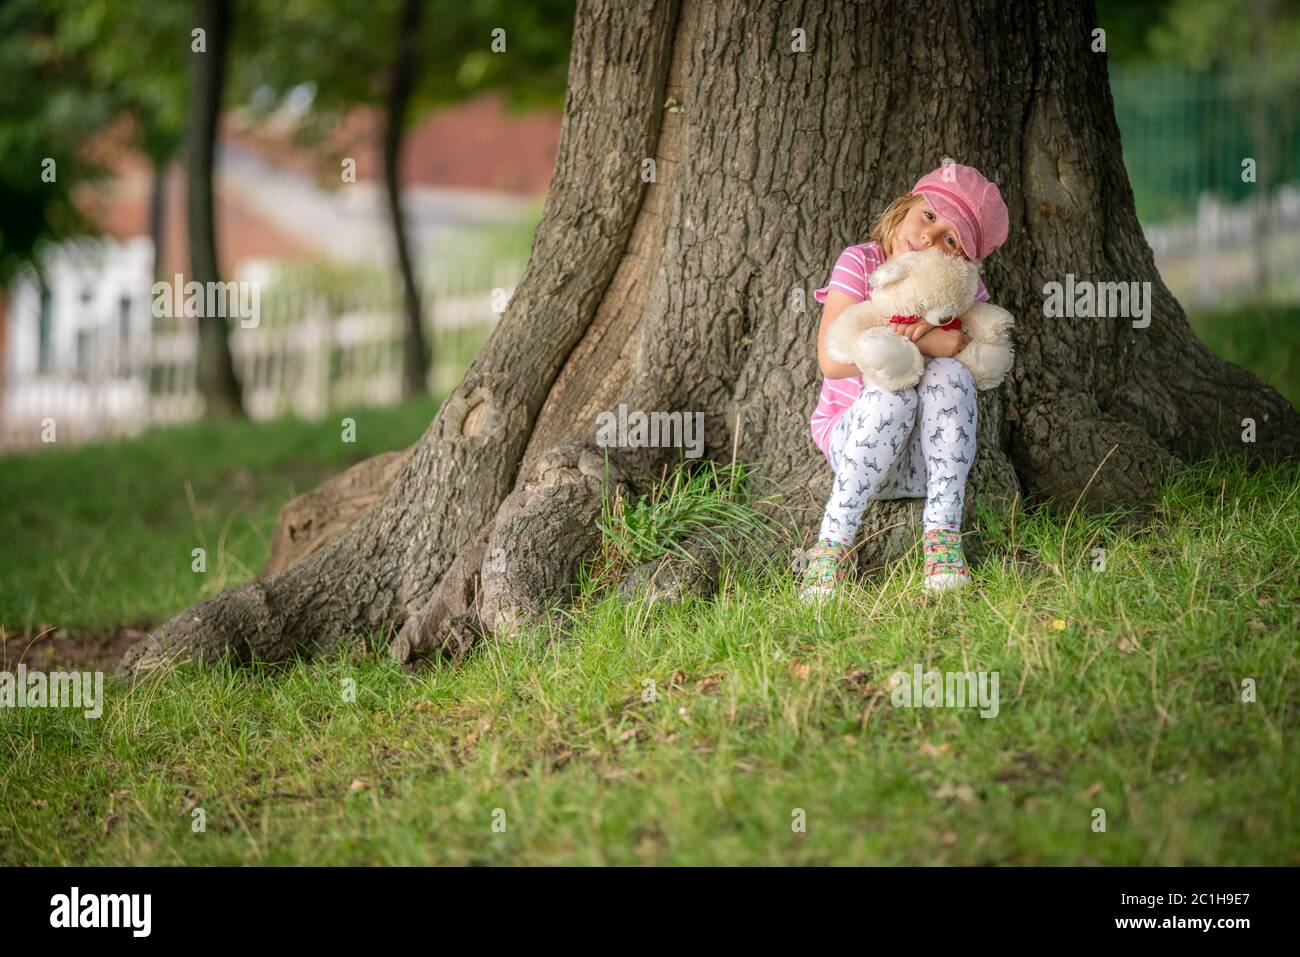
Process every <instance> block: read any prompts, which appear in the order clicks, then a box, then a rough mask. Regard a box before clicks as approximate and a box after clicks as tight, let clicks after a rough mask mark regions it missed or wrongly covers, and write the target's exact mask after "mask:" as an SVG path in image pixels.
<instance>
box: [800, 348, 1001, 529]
mask: <svg viewBox="0 0 1300 957" xmlns="http://www.w3.org/2000/svg"><path fill="white" fill-rule="evenodd" d="M918 407H919V412H920V414H919V415H918V414H917V412H918ZM975 422H976V411H975V380H974V379H973V378H972V377H971V374H970V370H969V369H967V368H966V367H965V366H964V365H962V364H961V363H960V362H958V361H957V360H956V359H928V360H927V361H926V364H925V373H924V374H923V375H922V376H921V381H920V382H919V383H917V386H916V388H914V389H903V390H901V391H899V392H885V391H883V390H881V389H878V388H876V387H875V386H873V385H871V384H869V383H865V382H864V383H863V386H862V394H861V395H860V396H858V398H857V399H856V400H855V401H854V403H853V404H852V405H851V406H849V407H848V408H847V409H845V410H844V412H843V414H841V415H840V418H839V420H838V421H836V423H835V427H834V428H833V429H832V430H831V437H830V443H829V445H830V448H829V450H828V455H827V458H828V459H829V461H830V464H831V468H832V469H834V470H835V481H834V482H833V483H832V485H831V496H830V500H829V501H828V502H827V503H826V514H825V516H824V517H823V518H822V528H821V537H822V538H830V539H834V540H835V541H837V542H843V543H844V544H845V545H852V544H853V538H854V536H855V535H856V534H857V531H858V524H859V523H860V522H861V521H862V513H863V512H864V511H865V510H866V508H867V503H868V502H870V501H871V500H872V499H892V498H920V497H921V496H925V512H924V516H923V520H924V522H925V527H926V528H927V529H930V528H940V527H946V528H953V529H957V528H960V527H961V511H962V503H963V501H964V499H965V494H966V476H967V473H969V472H970V465H971V462H972V461H973V460H974V458H975Z"/></svg>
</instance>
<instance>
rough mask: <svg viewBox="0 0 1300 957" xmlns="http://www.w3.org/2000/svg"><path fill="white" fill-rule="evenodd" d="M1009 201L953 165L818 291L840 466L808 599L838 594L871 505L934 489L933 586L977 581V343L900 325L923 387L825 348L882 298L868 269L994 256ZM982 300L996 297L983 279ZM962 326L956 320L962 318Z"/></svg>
mask: <svg viewBox="0 0 1300 957" xmlns="http://www.w3.org/2000/svg"><path fill="white" fill-rule="evenodd" d="M1007 226H1008V223H1007V207H1006V204H1005V203H1003V201H1002V196H1001V194H1000V193H999V192H998V188H997V186H995V185H994V184H993V183H991V182H989V181H988V180H987V179H985V178H984V177H983V176H982V175H981V174H980V172H979V171H978V170H976V169H973V168H972V167H969V166H960V165H957V164H946V165H944V166H941V167H939V169H937V170H934V171H933V172H930V173H927V174H926V175H924V176H922V177H921V179H920V180H918V181H917V184H916V185H915V186H914V187H912V190H911V192H909V193H907V194H906V195H904V196H900V197H899V198H898V199H896V200H894V201H893V202H892V203H890V205H889V207H888V208H887V209H886V210H885V211H884V213H882V214H881V216H880V218H879V219H878V220H876V224H875V226H874V227H873V228H872V230H871V241H870V242H868V243H865V244H863V245H861V246H850V247H849V248H848V249H846V250H844V252H843V253H842V254H841V255H840V258H839V260H838V261H837V262H836V263H835V269H834V270H833V271H832V273H831V280H830V283H829V284H828V285H827V286H825V287H823V288H821V289H818V290H817V291H816V292H815V293H814V294H813V295H814V298H816V300H817V301H818V302H821V303H824V304H825V308H824V309H823V310H822V320H821V328H820V329H819V331H818V334H817V359H818V362H819V364H820V365H821V370H822V374H823V375H825V377H826V378H825V380H824V381H823V382H822V391H821V398H820V400H819V401H818V403H817V409H816V410H815V411H814V412H813V415H812V436H813V442H814V443H816V445H817V447H818V448H819V449H821V451H822V453H823V454H824V455H825V456H826V459H827V461H828V462H829V463H830V466H831V468H832V469H833V470H834V472H835V480H834V482H833V483H832V485H831V495H830V500H829V501H828V502H827V503H826V512H825V515H824V516H823V518H822V527H821V534H820V536H819V538H818V540H817V544H816V545H815V546H813V548H812V549H810V550H809V552H808V564H807V566H806V568H805V571H804V575H803V582H802V589H801V591H800V597H802V598H803V599H805V600H815V599H820V598H824V597H826V596H828V595H830V594H832V593H833V592H834V590H835V587H836V585H837V584H838V583H839V582H840V581H842V580H843V577H844V573H845V568H846V565H847V562H846V561H845V556H846V555H847V553H848V550H849V546H851V545H852V544H853V538H854V536H855V535H856V533H857V530H858V524H859V522H861V520H862V513H863V512H864V511H865V510H866V507H867V503H868V502H870V501H872V500H873V499H893V498H920V497H921V496H925V512H924V516H923V520H924V524H925V587H926V588H927V589H934V590H939V589H945V588H960V587H962V586H964V585H966V584H968V583H969V582H970V572H969V570H967V568H966V563H965V560H964V559H963V557H962V551H961V514H962V505H963V501H964V497H965V490H966V476H967V473H969V471H970V466H971V462H972V461H973V460H974V459H975V425H976V418H975V382H974V379H973V378H972V377H971V374H970V371H969V370H968V369H967V368H966V367H965V366H964V365H962V364H961V363H960V362H958V361H957V360H956V359H954V358H952V357H953V356H955V355H956V354H957V353H958V352H960V351H961V350H962V349H963V348H964V347H965V346H966V344H967V342H969V341H970V340H969V337H967V336H966V335H965V333H963V332H961V331H960V329H958V328H951V329H949V328H943V329H940V328H936V327H934V326H931V325H930V324H929V323H927V322H917V323H913V324H911V325H904V324H891V325H890V330H891V331H892V332H894V333H896V334H898V335H906V336H908V337H909V338H911V339H912V341H913V342H915V343H916V346H917V348H918V349H920V350H921V354H922V355H924V356H926V357H927V358H926V364H925V374H924V375H923V376H922V377H921V381H920V382H919V383H918V384H917V386H916V388H914V389H904V390H902V391H900V392H885V391H883V390H880V389H877V388H876V387H874V386H866V387H865V388H864V386H863V381H862V376H861V374H860V373H859V372H858V369H857V367H856V366H853V365H848V364H846V363H841V362H836V361H834V360H833V359H831V358H830V357H829V356H828V355H827V354H826V330H827V328H829V326H830V324H831V323H832V322H833V321H834V320H835V318H836V316H838V315H839V314H840V313H841V312H843V311H844V310H845V309H846V308H847V307H849V306H851V305H853V304H854V303H855V302H861V301H862V300H864V299H869V298H870V297H871V287H870V286H869V285H868V284H867V276H869V275H870V274H871V273H872V272H873V271H874V270H875V269H876V267H878V266H879V265H880V264H881V263H883V262H884V261H885V259H886V258H889V257H893V256H898V255H900V254H902V253H905V252H908V251H909V250H918V249H928V248H929V247H931V246H938V247H939V248H940V249H942V250H943V251H944V252H945V253H947V254H948V255H951V256H964V257H966V258H967V259H972V260H975V261H980V260H983V259H984V258H985V257H986V256H988V254H989V253H991V252H993V250H995V249H997V248H998V247H999V246H1001V245H1002V243H1003V242H1004V241H1005V240H1006V238H1007ZM977 298H978V299H979V300H980V301H982V302H987V301H988V298H989V296H988V292H987V290H985V288H984V284H983V283H982V282H981V283H980V285H979V293H978V296H977ZM954 325H955V324H954Z"/></svg>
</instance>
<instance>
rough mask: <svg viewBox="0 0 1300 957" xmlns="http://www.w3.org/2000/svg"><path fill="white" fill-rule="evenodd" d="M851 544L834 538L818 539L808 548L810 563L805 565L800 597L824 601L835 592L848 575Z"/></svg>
mask: <svg viewBox="0 0 1300 957" xmlns="http://www.w3.org/2000/svg"><path fill="white" fill-rule="evenodd" d="M848 551H849V546H847V545H845V544H844V543H843V542H837V541H835V540H834V539H830V538H822V539H818V541H817V544H816V545H814V546H813V547H812V548H810V549H808V564H807V565H805V566H804V570H803V579H802V582H801V586H802V587H801V588H800V589H799V599H800V600H801V601H806V602H814V601H824V600H825V599H827V598H829V597H831V596H832V595H833V594H835V590H836V588H837V587H839V584H840V583H841V582H843V581H844V580H845V579H846V578H847V577H848V562H847V561H846V560H845V556H846V555H847V554H848Z"/></svg>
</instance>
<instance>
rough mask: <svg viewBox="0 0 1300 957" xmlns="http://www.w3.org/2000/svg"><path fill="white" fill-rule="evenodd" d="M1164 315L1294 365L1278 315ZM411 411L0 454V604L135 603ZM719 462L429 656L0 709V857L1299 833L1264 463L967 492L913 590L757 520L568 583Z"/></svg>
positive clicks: (188, 586) (205, 856) (655, 523)
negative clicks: (493, 634)
mask: <svg viewBox="0 0 1300 957" xmlns="http://www.w3.org/2000/svg"><path fill="white" fill-rule="evenodd" d="M1293 318H1294V317H1293ZM1194 321H1195V322H1196V323H1197V325H1198V329H1203V331H1202V334H1203V335H1204V336H1205V337H1206V338H1207V340H1208V341H1209V342H1210V344H1211V347H1212V348H1214V349H1215V350H1216V351H1220V352H1221V353H1222V354H1225V355H1227V356H1228V357H1229V358H1235V359H1236V360H1237V361H1246V362H1248V363H1253V364H1254V365H1253V367H1254V368H1255V371H1257V372H1259V373H1260V374H1261V375H1263V376H1264V377H1265V378H1267V379H1269V380H1270V381H1272V382H1273V384H1274V385H1276V386H1277V387H1278V388H1279V389H1281V390H1282V391H1283V392H1284V393H1285V394H1287V395H1289V396H1291V397H1292V399H1293V401H1295V397H1296V392H1295V389H1296V385H1297V382H1296V380H1295V378H1294V377H1295V370H1294V368H1293V367H1292V365H1291V363H1290V360H1289V359H1288V358H1286V357H1285V355H1283V353H1284V352H1285V350H1284V349H1283V348H1282V346H1281V345H1279V344H1280V343H1286V342H1291V341H1294V332H1293V329H1294V328H1295V327H1294V326H1291V325H1288V324H1287V323H1286V322H1285V321H1283V320H1282V319H1279V318H1276V317H1274V318H1264V319H1261V320H1259V321H1254V322H1252V321H1250V320H1249V318H1246V317H1236V318H1231V317H1229V318H1224V317H1218V318H1214V319H1197V320H1194ZM1288 336H1290V337H1291V338H1290V339H1288V338H1287V337H1288ZM1216 337H1217V338H1216ZM1267 343H1271V345H1266V344H1267ZM1233 350H1237V351H1236V352H1235V353H1234V352H1233ZM1292 351H1294V350H1292ZM1270 363H1272V364H1271V365H1270ZM434 409H435V405H434V403H432V402H430V403H419V404H415V405H411V406H404V407H400V408H397V409H392V410H385V411H380V410H366V411H362V412H357V413H353V415H354V417H355V418H356V419H357V423H358V436H357V438H358V441H357V443H356V444H355V445H345V444H344V443H342V442H341V441H339V431H338V428H337V427H336V426H335V425H333V424H322V425H313V424H310V423H305V422H298V421H292V420H289V421H283V422H277V423H273V424H270V425H265V426H252V425H246V424H241V425H235V426H228V427H223V428H216V427H212V426H206V425H204V426H197V427H193V428H186V429H176V430H171V431H168V432H160V433H154V434H152V435H150V436H147V437H145V438H143V439H140V440H136V441H133V442H129V443H123V444H119V445H116V446H111V447H93V446H91V447H84V448H80V449H66V450H65V449H57V450H43V451H42V452H41V454H39V455H35V456H23V457H12V458H7V459H4V460H0V487H2V488H3V491H4V508H3V510H0V581H3V583H4V584H3V587H0V623H2V624H4V625H5V626H6V627H7V628H8V629H10V634H11V635H12V634H13V631H14V629H20V630H21V629H25V628H31V627H35V626H36V624H38V623H41V622H52V623H57V624H59V625H60V626H61V627H63V628H65V629H67V628H71V629H73V630H76V629H78V628H80V629H86V630H88V631H92V632H93V631H95V630H98V629H111V628H112V627H114V626H116V625H119V624H123V623H129V622H136V621H140V620H149V621H161V620H163V619H165V618H166V617H168V616H169V615H171V614H172V613H174V612H175V611H177V610H179V609H180V608H183V607H185V606H186V605H188V604H189V603H191V602H192V601H194V600H195V599H197V598H200V597H202V596H204V595H207V594H210V593H212V592H214V591H216V590H217V589H219V588H220V587H222V586H223V585H228V584H233V583H234V582H236V581H240V580H243V579H245V578H247V577H248V576H249V574H250V573H251V571H252V570H254V569H255V568H256V567H257V566H258V565H259V564H260V563H261V561H262V560H263V559H264V558H265V555H266V552H267V548H268V545H269V538H270V534H271V530H272V528H273V524H274V518H275V514H276V511H277V509H278V508H279V506H280V505H281V504H283V502H285V501H287V500H288V499H289V498H290V497H291V496H292V495H294V494H296V493H298V492H301V491H304V490H306V489H308V488H310V487H313V486H314V485H315V484H316V483H317V482H319V481H320V480H321V479H323V478H326V477H328V476H330V475H333V474H336V473H337V472H338V471H339V470H340V469H341V468H343V467H345V466H346V465H348V464H350V463H351V462H354V461H356V460H358V459H360V458H363V457H364V456H367V455H370V454H373V453H375V452H379V451H383V450H387V449H392V448H399V447H402V446H404V445H406V444H408V443H409V442H411V441H413V440H414V439H415V438H416V437H418V435H419V434H420V433H421V432H422V431H423V429H424V428H425V426H426V425H427V423H428V421H429V420H430V418H431V417H432V415H433V412H434ZM339 417H340V418H341V417H342V413H340V415H339ZM746 475H747V467H746V465H745V463H737V464H736V466H735V468H734V469H733V468H730V467H729V468H726V469H722V468H718V469H713V470H705V471H701V472H698V473H695V474H694V475H693V476H690V477H686V476H683V477H681V478H680V479H679V480H676V481H675V482H673V481H670V483H669V484H668V485H667V486H666V487H665V488H664V489H663V490H662V491H661V492H659V493H656V495H654V496H653V497H651V498H650V499H649V500H646V501H644V502H642V503H611V504H610V506H609V507H608V508H607V509H606V511H605V513H604V515H603V516H602V526H603V528H604V530H605V543H606V547H605V549H603V550H602V553H601V559H600V560H599V561H598V562H596V564H595V565H594V566H593V567H592V568H590V569H588V573H587V574H584V576H583V579H582V591H581V594H580V595H579V599H578V602H577V603H576V605H575V606H574V607H573V608H571V609H569V610H568V611H567V612H566V613H565V614H564V615H563V616H560V617H559V618H558V619H557V620H556V621H555V622H553V623H552V624H550V625H548V626H545V627H543V628H539V629H533V630H531V631H529V632H526V633H525V634H524V635H523V636H522V637H521V638H519V639H517V640H515V641H513V642H504V641H502V642H487V643H485V644H482V645H480V646H479V647H477V648H476V649H475V650H474V651H472V652H471V654H470V655H469V656H468V657H467V658H466V660H465V661H464V662H463V663H462V664H461V666H459V667H453V666H451V665H450V664H439V665H435V666H433V667H431V668H429V669H428V670H425V671H422V672H420V673H417V674H414V675H412V674H409V673H407V672H405V671H403V670H402V669H400V668H399V667H397V666H395V665H394V664H393V663H391V662H390V661H389V660H388V659H387V658H386V657H385V656H384V655H383V654H382V652H380V651H379V650H377V649H373V648H367V647H365V645H364V642H360V641H358V642H357V643H355V644H353V645H351V646H349V647H347V648H345V649H343V650H341V651H340V652H338V653H337V654H334V655H332V656H330V657H328V658H325V659H323V660H320V661H317V662H314V663H310V664H308V663H294V664H291V665H288V666H285V667H281V668H248V669H231V668H228V667H221V668H216V669H211V670H199V669H179V670H177V671H175V672H172V673H170V674H167V675H164V676H161V677H160V678H159V679H158V680H155V681H150V682H147V683H144V684H141V685H138V686H136V687H129V686H126V685H123V684H120V683H117V682H114V681H112V680H111V679H110V681H109V684H108V685H107V686H106V699H107V700H106V703H105V709H104V715H103V717H102V718H100V719H98V720H89V719H86V718H85V717H84V716H83V715H82V713H81V712H80V711H79V710H72V709H34V710H29V709H10V708H0V767H3V768H4V773H3V774H0V864H19V863H23V864H26V863H42V864H72V863H76V864H116V863H159V864H168V863H177V864H179V863H186V864H213V863H319V864H326V863H516V864H518V863H529V864H536V863H615V864H624V863H625V864H636V863H659V864H699V863H908V864H936V863H952V864H969V863H1017V864H1034V863H1052V864H1068V863H1084V864H1093V863H1098V864H1120V863H1125V864H1261V863H1265V864H1290V865H1295V864H1300V832H1298V831H1297V829H1296V828H1295V827H1294V826H1293V825H1288V824H1287V823H1286V822H1287V821H1288V820H1294V819H1295V818H1296V817H1297V812H1298V810H1300V809H1298V808H1297V804H1300V799H1297V795H1300V757H1297V753H1298V752H1297V749H1296V748H1295V746H1294V744H1292V745H1290V746H1288V745H1287V739H1288V737H1289V735H1290V733H1291V732H1292V731H1294V730H1295V728H1296V720H1297V706H1296V698H1295V693H1294V688H1295V687H1296V683H1297V677H1298V676H1297V663H1296V658H1297V651H1296V649H1297V643H1296V639H1297V636H1298V635H1300V589H1298V588H1297V586H1296V583H1297V582H1298V581H1300V557H1298V556H1300V547H1298V546H1300V543H1298V542H1297V535H1298V533H1297V528H1300V491H1297V489H1300V464H1297V463H1294V462H1292V463H1288V464H1284V465H1273V466H1268V467H1262V468H1259V469H1258V470H1256V471H1253V472H1248V471H1247V470H1246V469H1245V467H1244V466H1243V464H1242V463H1241V462H1239V461H1236V460H1229V459H1215V460H1211V461H1207V462H1203V463H1199V464H1198V465H1197V466H1196V467H1195V468H1194V469H1193V470H1192V471H1189V472H1187V473H1185V474H1183V475H1181V476H1179V477H1177V478H1175V479H1172V480H1171V481H1170V482H1169V483H1168V484H1167V485H1166V487H1165V488H1164V490H1163V493H1162V495H1161V498H1160V500H1159V502H1158V503H1157V507H1156V509H1155V511H1154V513H1153V517H1151V518H1150V519H1148V520H1146V523H1145V525H1144V526H1142V527H1140V528H1138V527H1134V525H1133V524H1132V523H1130V522H1126V521H1123V520H1121V519H1120V517H1119V516H1118V515H1111V516H1101V517H1085V516H1083V515H1081V514H1075V515H1073V516H1072V517H1069V518H1066V517H1065V516H1063V515H1061V514H1059V513H1058V514H1052V513H1049V512H1047V511H1041V510H1039V511H1032V512H1028V513H1026V512H1023V511H1019V512H1011V511H1003V512H998V511H989V510H988V509H978V514H979V520H978V527H977V529H976V531H977V533H978V534H979V535H980V537H981V539H982V540H983V542H984V544H985V546H986V547H985V549H984V550H983V554H984V555H985V556H986V557H985V558H984V559H983V560H981V561H980V562H978V563H977V564H976V565H975V567H974V575H975V587H974V588H972V589H970V590H968V591H966V592H964V593H959V594H957V595H950V596H943V597H940V598H937V599H936V598H923V597H921V595H920V592H919V589H918V579H919V574H920V564H921V559H920V556H919V555H916V554H913V555H911V556H909V557H908V558H907V559H906V560H905V561H904V562H902V563H900V564H897V565H894V566H891V567H890V568H888V569H886V570H885V571H884V572H882V573H881V574H879V575H877V576H875V577H873V578H871V579H870V580H865V581H860V582H857V583H855V584H854V585H853V586H852V587H851V588H850V589H849V590H848V592H846V594H845V596H844V598H843V600H842V601H841V602H839V603H837V604H832V605H829V606H825V607H821V608H810V607H807V606H804V605H802V604H800V603H799V602H798V601H797V599H796V596H795V594H794V581H793V575H792V574H791V573H790V570H789V569H788V568H787V567H786V563H787V561H788V557H789V556H788V553H787V552H786V551H784V550H782V549H780V548H774V550H773V560H772V563H771V565H770V566H769V567H755V566H749V565H744V566H739V567H737V566H736V565H735V564H734V563H733V564H731V565H729V571H728V574H727V576H726V577H725V580H724V583H723V587H722V589H721V591H720V593H719V594H718V595H717V596H716V597H714V598H711V599H709V600H700V599H689V600H687V601H686V602H684V603H682V604H680V605H677V606H665V605H663V604H661V603H656V604H653V605H647V603H646V602H645V601H644V599H642V598H638V599H635V600H632V601H627V600H620V599H618V598H615V597H612V596H609V595H606V594H602V592H601V591H600V589H601V587H602V586H603V585H604V584H606V583H608V582H609V581H610V580H611V577H612V576H611V575H610V574H608V572H609V571H610V566H611V565H614V566H618V567H624V568H625V567H628V566H630V565H632V564H635V563H637V562H639V561H643V560H647V559H649V558H653V557H655V556H657V555H660V554H664V553H666V552H667V551H670V550H672V549H673V548H674V547H675V546H676V543H677V542H678V541H679V539H680V534H681V533H682V532H683V530H686V529H688V528H690V527H698V523H704V524H706V525H710V524H716V523H717V522H718V521H724V522H739V523H742V524H743V523H746V522H747V521H749V520H751V519H752V512H751V511H750V503H749V502H748V501H747V499H746V496H745V489H744V486H745V481H744V480H745V477H746ZM186 482H188V483H189V488H190V490H191V492H192V498H193V503H194V504H193V506H191V505H190V504H189V498H190V496H187V493H186ZM693 523H694V524H693ZM200 545H201V546H204V547H207V548H208V549H209V571H208V573H207V575H206V576H199V575H195V574H194V573H192V572H191V571H190V549H191V548H193V547H196V546H200ZM1097 549H1103V550H1104V565H1103V567H1101V568H1100V569H1095V568H1094V561H1095V559H1097V558H1100V557H1103V556H1102V555H1101V554H1099V553H1098V552H1097V551H1096V550H1097ZM918 663H919V664H921V666H922V667H923V668H924V669H926V670H929V669H934V670H939V671H959V670H970V671H983V672H997V674H998V676H999V682H1000V684H999V691H1000V701H999V709H998V713H997V716H996V717H991V718H988V719H984V718H981V717H979V716H978V714H977V713H976V711H975V709H967V710H956V709H940V708H918V709H906V708H900V707H895V706H894V704H893V703H892V701H891V697H892V695H891V687H890V684H889V682H890V676H891V675H893V674H894V673H895V672H897V671H904V672H910V671H911V669H912V668H913V666H914V665H915V664H918ZM1246 679H1251V680H1252V681H1253V682H1254V684H1255V687H1256V700H1254V701H1253V702H1247V701H1243V700H1242V698H1243V682H1244V681H1246ZM1097 808H1101V809H1103V810H1104V811H1105V814H1106V831H1105V833H1096V832H1094V831H1093V829H1092V825H1093V822H1094V810H1095V809H1097ZM200 809H201V810H202V811H203V813H204V815H205V823H206V830H205V831H203V832H202V833H196V831H195V830H194V829H193V824H194V821H195V818H194V813H193V812H194V811H196V810H200ZM498 809H500V810H499V811H498ZM800 810H802V813H803V815H804V816H805V819H806V824H807V827H806V833H796V832H795V831H794V830H792V827H791V824H792V821H793V820H794V817H793V816H794V815H796V814H798V813H799V811H800ZM502 813H503V814H504V823H505V830H504V831H503V832H502V831H498V830H494V829H493V822H494V819H495V820H497V821H501V820H502V817H501V814H502ZM494 815H495V818H494Z"/></svg>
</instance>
